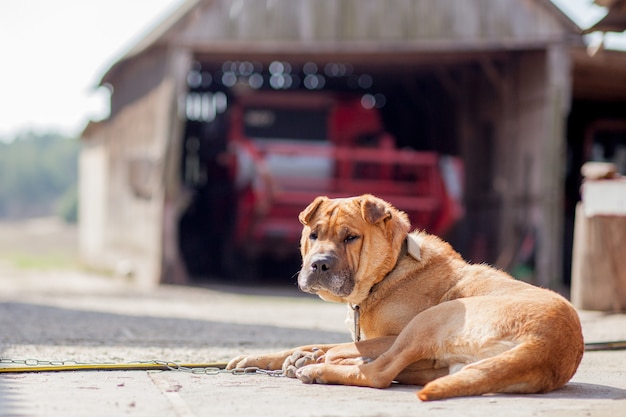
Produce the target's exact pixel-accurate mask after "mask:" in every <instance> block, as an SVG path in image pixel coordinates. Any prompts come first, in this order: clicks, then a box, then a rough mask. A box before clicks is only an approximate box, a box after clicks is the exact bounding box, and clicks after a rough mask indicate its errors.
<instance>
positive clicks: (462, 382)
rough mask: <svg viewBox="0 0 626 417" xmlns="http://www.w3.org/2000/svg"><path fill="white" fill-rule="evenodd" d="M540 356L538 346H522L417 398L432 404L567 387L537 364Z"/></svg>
mask: <svg viewBox="0 0 626 417" xmlns="http://www.w3.org/2000/svg"><path fill="white" fill-rule="evenodd" d="M537 352H538V348H537V346H534V347H532V348H530V347H529V346H528V345H525V344H521V345H518V346H516V347H514V348H513V349H511V350H507V351H506V352H503V353H500V354H498V355H496V356H493V357H490V358H487V359H483V360H480V361H478V362H474V363H471V364H469V365H466V366H465V367H463V368H462V369H461V370H460V371H459V372H457V373H454V374H451V375H447V376H444V377H442V378H439V379H436V380H434V381H432V382H430V383H428V384H426V386H425V387H424V388H423V389H421V390H420V391H418V392H417V396H418V398H419V399H420V400H422V401H432V400H441V399H444V398H451V397H465V396H470V395H482V394H487V393H496V392H500V393H537V392H547V391H552V390H554V389H556V388H559V387H560V386H562V385H564V384H565V383H566V382H567V380H569V378H558V377H557V375H555V373H551V372H549V371H548V370H547V369H545V368H546V366H549V365H548V363H546V361H541V360H537ZM557 373H558V372H557ZM548 375H552V376H553V378H550V377H549V376H548Z"/></svg>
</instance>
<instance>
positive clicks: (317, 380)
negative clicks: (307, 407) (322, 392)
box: [296, 365, 326, 384]
mask: <svg viewBox="0 0 626 417" xmlns="http://www.w3.org/2000/svg"><path fill="white" fill-rule="evenodd" d="M323 366H324V365H310V366H305V367H304V368H300V369H298V370H297V371H296V378H298V379H299V380H300V381H302V382H304V383H305V384H325V383H326V381H325V380H324V378H323V376H322V374H323V372H322V369H323Z"/></svg>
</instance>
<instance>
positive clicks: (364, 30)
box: [101, 0, 581, 84]
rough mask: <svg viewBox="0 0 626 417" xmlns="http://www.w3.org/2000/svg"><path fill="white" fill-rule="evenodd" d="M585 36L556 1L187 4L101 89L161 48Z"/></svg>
mask: <svg viewBox="0 0 626 417" xmlns="http://www.w3.org/2000/svg"><path fill="white" fill-rule="evenodd" d="M580 34H581V29H580V28H579V27H578V26H577V25H576V24H575V23H574V22H573V21H572V20H571V19H569V17H567V16H566V15H565V14H564V13H563V12H562V11H561V10H560V9H559V8H558V7H556V6H555V5H554V4H553V3H552V2H551V1H550V0H532V1H526V0H496V1H493V0H464V1H463V2H458V1H457V0H435V1H432V0H389V1H380V0H266V1H258V0H186V1H185V2H184V3H183V4H182V5H181V6H180V7H179V8H178V9H177V10H176V11H175V12H173V13H172V14H171V15H169V16H168V17H167V18H166V19H165V20H163V21H162V22H161V23H160V24H158V25H157V26H156V27H154V29H152V30H151V31H150V32H149V33H148V34H147V35H146V36H145V37H143V38H142V39H141V40H140V41H139V42H138V43H137V44H135V45H134V46H133V47H132V48H131V49H130V50H129V51H128V52H127V53H126V54H124V55H123V56H122V58H121V59H120V60H119V61H117V62H116V63H115V64H114V65H113V66H112V67H111V68H110V69H109V70H108V71H107V73H106V74H105V75H104V76H103V78H102V80H101V84H105V83H109V82H112V81H113V80H114V79H115V77H116V76H117V74H118V73H119V71H120V70H122V68H123V67H124V65H125V63H126V62H127V61H129V60H132V59H133V58H134V57H136V56H138V55H140V54H142V53H144V52H146V51H148V50H149V49H151V48H153V47H157V46H167V45H177V46H180V47H183V48H187V49H190V50H193V51H195V52H200V53H203V52H204V53H220V52H222V53H225V52H229V53H232V54H237V53H257V54H258V53H262V54H272V53H283V54H285V53H286V54H290V53H291V54H298V53H299V54H302V53H303V51H305V53H336V54H343V55H351V54H355V53H369V54H377V53H383V54H402V53H415V52H427V53H428V52H431V53H432V52H435V53H436V52H446V51H476V50H507V49H524V48H539V47H542V46H544V45H546V44H547V43H550V42H555V41H558V40H562V39H563V36H574V37H575V38H576V39H578V38H579V36H580Z"/></svg>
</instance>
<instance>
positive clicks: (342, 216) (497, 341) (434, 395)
mask: <svg viewBox="0 0 626 417" xmlns="http://www.w3.org/2000/svg"><path fill="white" fill-rule="evenodd" d="M300 221H301V222H302V224H303V225H304V229H303V231H302V240H301V252H302V260H303V261H302V270H301V271H300V275H299V276H298V284H299V286H300V288H301V289H302V290H303V291H306V292H310V293H314V294H318V295H319V296H320V297H321V298H323V299H324V300H328V301H337V302H344V303H349V304H350V305H352V306H353V307H355V306H358V309H357V312H358V313H360V314H357V315H356V316H355V317H356V318H357V325H356V328H357V333H358V331H360V334H361V336H362V338H363V341H357V342H355V343H346V344H339V345H315V346H303V347H300V348H297V349H293V350H290V351H285V352H280V353H274V354H268V355H262V356H259V357H256V356H254V357H253V356H250V357H247V356H240V357H238V358H235V359H233V360H232V361H230V363H229V364H228V368H229V369H232V368H235V367H248V366H257V367H260V368H265V369H281V367H282V369H283V370H284V371H285V373H286V374H287V375H288V376H296V377H297V378H299V379H300V380H302V381H304V382H307V383H311V382H317V383H324V384H344V385H359V386H366V387H376V388H384V387H388V386H389V385H391V383H392V382H393V381H398V382H400V383H404V384H415V385H424V388H423V389H422V390H420V391H419V392H418V393H417V395H418V397H419V398H420V399H421V400H425V401H426V400H436V399H442V398H449V397H459V396H468V395H480V394H485V393H496V392H507V393H537V392H548V391H552V390H554V389H557V388H559V387H562V386H563V385H565V383H567V381H569V379H570V378H571V377H572V376H573V375H574V372H576V369H577V367H578V364H579V363H580V360H581V358H582V355H583V350H584V344H583V337H582V333H581V326H580V321H579V318H578V315H577V313H576V311H575V310H574V308H573V307H572V306H571V305H570V303H568V302H567V300H565V299H564V298H563V297H561V296H560V295H558V294H556V293H554V292H552V291H549V290H545V289H541V288H537V287H534V286H532V285H529V284H526V283H524V282H520V281H516V280H514V279H512V278H511V277H510V276H509V275H507V274H506V273H504V272H502V271H499V270H496V269H494V268H492V267H489V266H487V265H471V264H468V263H467V262H465V261H464V260H463V259H462V258H461V256H460V255H459V254H458V253H457V252H455V251H454V250H453V249H452V247H451V246H450V245H449V244H447V243H446V242H444V241H442V240H441V239H439V238H437V237H435V236H432V235H429V234H426V233H423V232H413V233H411V234H408V231H409V228H410V225H409V221H408V218H407V216H406V214H405V213H403V212H401V211H398V210H396V209H395V208H394V207H392V206H391V205H390V204H389V203H387V202H385V201H383V200H381V199H378V198H376V197H374V196H371V195H363V196H360V197H355V198H347V199H335V200H331V199H328V198H326V197H318V198H317V199H316V200H315V201H313V203H312V204H311V205H309V206H308V207H307V208H306V209H305V210H304V211H303V212H302V213H300ZM359 315H360V317H358V316H359ZM359 319H360V320H359Z"/></svg>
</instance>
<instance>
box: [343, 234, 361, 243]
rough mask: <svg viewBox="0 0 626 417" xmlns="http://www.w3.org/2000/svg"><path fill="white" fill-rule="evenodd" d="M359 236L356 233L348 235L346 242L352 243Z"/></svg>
mask: <svg viewBox="0 0 626 417" xmlns="http://www.w3.org/2000/svg"><path fill="white" fill-rule="evenodd" d="M358 238H359V237H358V236H356V235H348V237H346V238H345V239H344V243H350V242H353V241H355V240H357V239H358Z"/></svg>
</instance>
